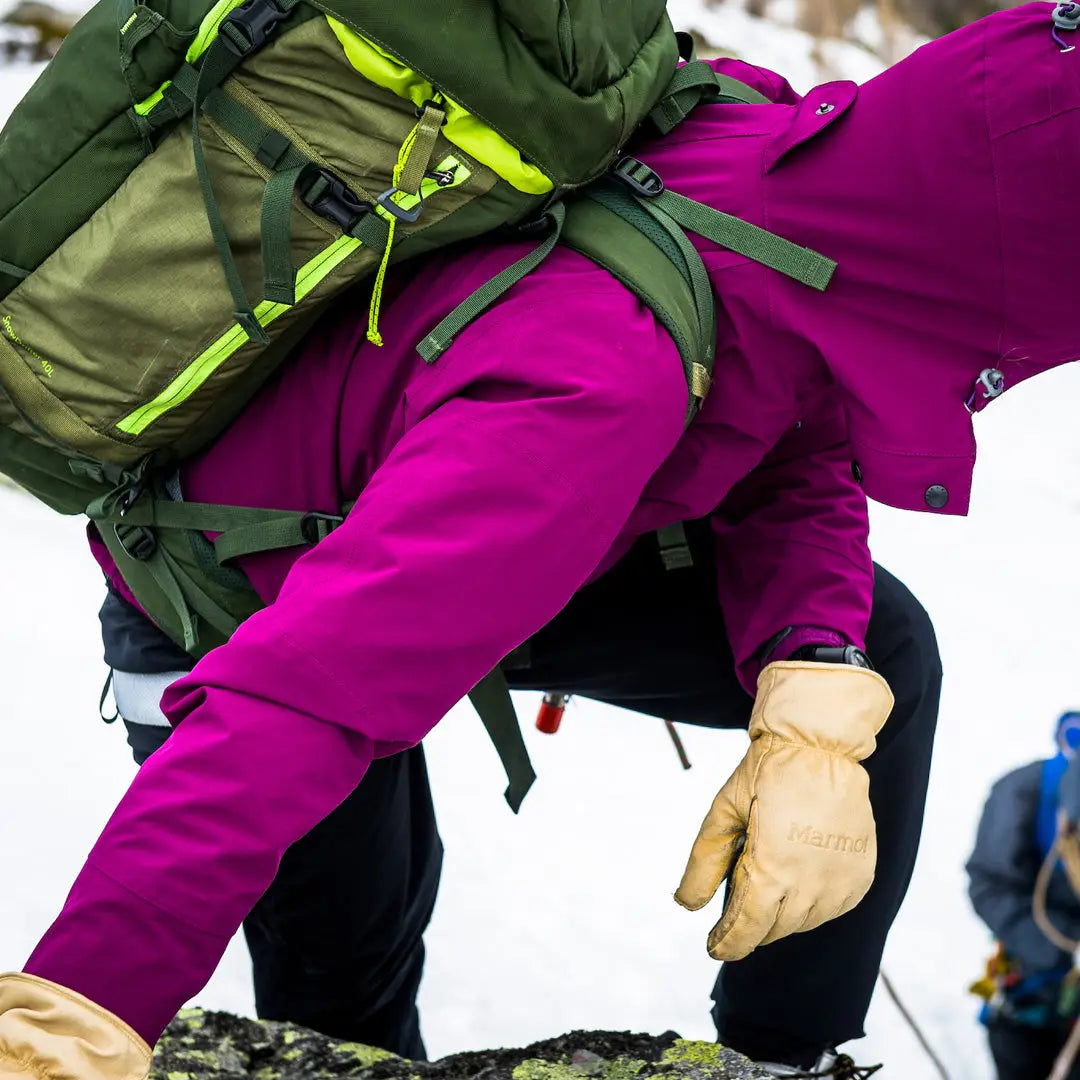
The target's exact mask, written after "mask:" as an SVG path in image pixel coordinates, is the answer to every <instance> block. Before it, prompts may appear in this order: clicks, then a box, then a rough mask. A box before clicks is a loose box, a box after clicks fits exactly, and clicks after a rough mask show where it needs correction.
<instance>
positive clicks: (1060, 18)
mask: <svg viewBox="0 0 1080 1080" xmlns="http://www.w3.org/2000/svg"><path fill="white" fill-rule="evenodd" d="M1053 18H1054V26H1053V29H1052V30H1051V31H1050V36H1051V37H1052V38H1053V39H1054V41H1055V42H1057V44H1058V47H1059V48H1060V49H1061V51H1062V52H1063V53H1068V52H1072V51H1073V49H1075V48H1076V46H1075V45H1066V44H1065V42H1064V41H1063V40H1062V38H1061V36H1060V35H1059V34H1058V31H1059V30H1065V31H1066V32H1072V31H1075V30H1076V29H1077V28H1078V27H1080V4H1078V3H1073V2H1071V0H1070V2H1068V3H1061V4H1058V5H1057V7H1055V8H1054V15H1053Z"/></svg>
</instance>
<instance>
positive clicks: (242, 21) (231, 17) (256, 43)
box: [218, 0, 292, 57]
mask: <svg viewBox="0 0 1080 1080" xmlns="http://www.w3.org/2000/svg"><path fill="white" fill-rule="evenodd" d="M291 14H292V11H291V10H288V11H285V10H283V9H282V8H280V7H278V5H277V4H276V3H274V0H244V2H243V3H242V4H241V5H240V6H239V7H236V8H233V9H232V11H230V12H229V14H228V15H226V16H225V18H224V19H222V20H221V25H220V26H219V27H218V36H219V37H220V38H221V40H222V41H224V42H225V45H226V47H227V48H228V50H229V52H231V53H233V54H234V55H235V56H241V57H242V56H247V55H248V54H249V53H252V52H254V51H255V50H256V49H261V48H262V47H263V46H264V45H265V44H266V39H267V38H268V37H269V36H270V35H271V34H272V33H273V32H274V28H275V27H276V26H277V24H278V23H279V22H282V21H284V20H285V19H287V18H288V17H289V16H290V15H291Z"/></svg>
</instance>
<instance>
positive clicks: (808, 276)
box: [615, 157, 836, 291]
mask: <svg viewBox="0 0 1080 1080" xmlns="http://www.w3.org/2000/svg"><path fill="white" fill-rule="evenodd" d="M615 176H616V178H617V179H619V180H621V181H622V182H623V183H625V184H627V186H629V187H630V188H631V189H632V190H633V191H634V192H635V193H636V194H637V195H638V196H639V197H640V198H641V201H642V205H651V206H653V207H656V208H658V209H660V210H662V211H663V212H664V213H665V214H667V215H668V216H669V217H670V218H672V219H673V220H674V221H677V222H678V223H679V224H680V225H681V226H682V227H683V228H684V229H688V230H689V231H690V232H694V233H697V234H698V235H699V236H704V237H705V238H706V239H707V240H711V241H712V242H713V243H714V244H719V245H720V246H721V247H725V248H727V249H728V250H729V251H734V252H736V253H738V254H739V255H744V256H746V258H748V259H752V260H753V261H754V262H756V263H760V264H761V265H762V266H767V267H769V268H770V269H771V270H776V271H777V272H778V273H781V274H783V275H784V276H785V277H789V278H792V279H793V280H795V281H798V282H801V283H802V284H803V285H808V286H809V287H810V288H811V289H817V290H819V291H824V290H825V289H826V288H828V285H829V282H830V281H831V280H832V276H833V274H834V273H835V272H836V263H835V262H834V261H833V260H832V259H827V258H826V257H825V256H824V255H819V254H818V253H817V252H816V251H811V250H810V249H809V248H804V247H800V246H799V245H798V244H793V243H792V242H791V241H790V240H785V239H784V238H783V237H782V236H777V235H776V234H775V233H771V232H768V231H767V230H765V229H762V228H759V227H758V226H757V225H751V224H750V222H748V221H743V220H742V218H737V217H734V216H733V215H731V214H725V213H724V212H723V211H721V210H714V209H713V208H712V207H711V206H706V205H705V204H704V203H699V202H695V201H694V200H693V199H688V198H686V196H685V195H677V194H676V193H675V192H674V191H668V190H667V189H665V188H664V186H663V182H662V181H661V180H660V178H659V176H657V174H656V172H655V171H654V170H653V169H651V168H650V167H649V166H648V165H646V164H645V163H644V162H641V161H638V160H637V159H636V158H632V157H625V158H623V159H622V161H620V162H619V164H618V165H617V166H616V167H615Z"/></svg>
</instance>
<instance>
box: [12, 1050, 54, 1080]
mask: <svg viewBox="0 0 1080 1080" xmlns="http://www.w3.org/2000/svg"><path fill="white" fill-rule="evenodd" d="M0 1062H4V1063H7V1064H11V1065H14V1066H15V1068H16V1069H25V1070H26V1071H27V1072H29V1073H32V1074H33V1075H34V1076H36V1077H37V1078H38V1080H53V1074H52V1073H51V1072H46V1071H45V1069H43V1068H42V1067H41V1066H40V1065H39V1064H38V1063H37V1062H36V1061H35V1060H34V1059H33V1058H32V1057H15V1055H14V1054H9V1053H4V1052H3V1051H0Z"/></svg>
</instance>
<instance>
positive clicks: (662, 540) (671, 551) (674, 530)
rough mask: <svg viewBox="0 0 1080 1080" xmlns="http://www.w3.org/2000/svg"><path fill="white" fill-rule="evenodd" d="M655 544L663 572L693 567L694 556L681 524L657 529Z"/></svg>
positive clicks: (677, 523)
mask: <svg viewBox="0 0 1080 1080" xmlns="http://www.w3.org/2000/svg"><path fill="white" fill-rule="evenodd" d="M656 542H657V544H658V546H659V548H660V559H661V561H662V562H663V564H664V569H665V570H685V569H687V568H688V567H691V566H693V565H694V554H693V552H692V551H691V550H690V540H689V539H688V537H687V535H686V527H685V526H684V525H683V524H682V522H676V523H675V524H674V525H665V526H664V527H663V528H662V529H657V530H656Z"/></svg>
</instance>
